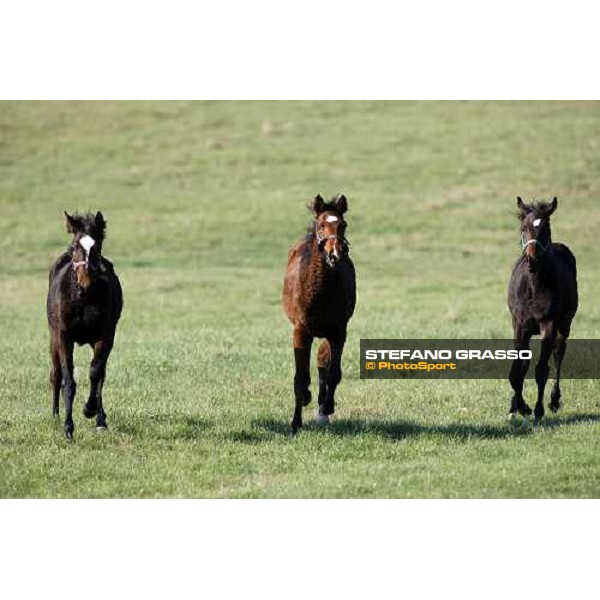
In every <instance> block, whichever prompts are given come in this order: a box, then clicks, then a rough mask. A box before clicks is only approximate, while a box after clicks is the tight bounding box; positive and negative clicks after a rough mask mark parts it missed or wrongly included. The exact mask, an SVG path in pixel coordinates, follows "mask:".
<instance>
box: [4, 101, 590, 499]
mask: <svg viewBox="0 0 600 600" xmlns="http://www.w3.org/2000/svg"><path fill="white" fill-rule="evenodd" d="M599 166H600V104H598V103H559V102H528V103H508V102H503V103H441V102H437V103H405V102H401V103H374V102H368V103H354V102H315V103H291V102H285V103H274V102H235V103H222V102H210V103H200V102H188V103H149V102H142V103H129V102H127V103H109V102H101V103H62V102H60V103H57V102H47V103H43V102H2V103H1V104H0V307H1V308H0V497H59V498H64V497H165V496H168V497H182V496H183V497H597V496H598V492H599V489H600V468H599V467H600V465H599V450H600V442H599V440H600V396H599V392H600V383H599V382H598V381H587V380H586V381H572V380H565V382H564V385H563V393H564V402H565V404H564V408H563V410H562V411H561V412H560V413H559V414H558V415H548V416H547V418H546V420H545V421H544V422H543V424H541V425H539V426H536V427H532V426H529V425H527V424H522V423H521V422H519V424H517V425H516V426H510V425H509V424H508V423H507V421H506V418H505V417H506V413H507V410H508V405H509V398H510V389H509V385H508V382H507V381H439V382H426V381H422V380H421V381H413V382H409V381H361V380H360V379H359V377H358V348H359V340H360V338H361V337H371V338H376V337H407V338H410V337H413V338H419V337H464V338H468V337H471V338H477V337H510V335H511V327H510V319H509V315H508V311H507V308H506V301H505V297H506V287H507V282H508V277H509V274H510V269H511V266H512V264H513V262H514V260H515V259H516V258H517V256H518V254H519V248H518V246H517V244H518V241H519V233H518V229H517V221H516V219H515V217H514V214H515V196H516V195H517V194H519V195H521V196H523V197H526V198H527V199H530V198H531V197H537V198H548V197H550V196H552V195H557V196H558V198H559V208H558V211H557V213H556V215H555V217H554V219H553V235H554V239H555V240H556V241H564V242H566V243H567V244H568V245H569V246H570V247H571V248H572V249H573V251H574V252H575V254H576V256H577V260H578V268H579V285H580V297H581V300H580V308H579V314H578V315H577V317H576V319H575V321H574V326H573V335H574V337H580V338H583V337H597V336H598V332H599V326H600V307H599V303H598V298H599V297H600V278H599V277H598V265H599V264H600V249H599V247H598V237H599V232H600V205H599V203H598V199H599V198H600V179H599V178H598V168H599ZM339 191H343V192H344V193H346V194H347V196H348V198H349V203H350V212H349V214H348V222H349V228H348V236H349V239H350V241H351V243H352V256H353V259H354V261H355V264H356V267H357V273H358V286H359V291H358V305H357V311H356V314H355V317H354V319H353V320H352V321H351V325H350V331H349V339H348V344H347V348H346V353H345V355H344V360H343V368H344V379H343V381H342V384H341V386H340V388H339V394H338V396H339V400H338V412H337V414H336V418H335V421H334V422H333V424H332V425H331V426H330V427H329V428H327V429H317V428H315V427H314V426H313V425H311V424H310V417H311V416H312V411H313V406H311V407H309V408H308V409H306V410H305V417H306V421H307V422H308V425H307V426H306V427H305V429H304V430H303V432H302V433H301V434H300V435H299V436H298V437H297V438H295V439H290V438H288V437H287V423H288V421H289V419H290V417H291V414H292V408H293V398H292V357H293V352H292V347H291V329H290V326H289V324H288V323H287V321H286V319H285V318H284V316H283V313H282V310H281V303H280V296H281V283H282V277H283V272H284V267H285V262H286V254H287V249H288V247H289V246H290V245H291V244H292V243H293V242H294V241H295V240H296V239H298V238H299V237H300V236H301V235H302V234H303V232H304V230H305V227H306V225H307V223H308V221H309V215H308V212H307V211H306V210H305V205H306V203H307V202H308V201H309V200H310V198H311V197H312V196H314V195H315V194H316V193H317V192H321V193H322V194H324V195H327V196H330V195H332V194H334V193H336V192H339ZM88 208H89V209H94V210H96V209H98V208H100V209H102V211H103V212H104V214H105V216H106V218H107V220H108V223H109V225H108V237H107V241H106V244H105V254H106V256H108V257H109V258H111V259H113V260H114V262H115V265H116V269H117V271H118V273H119V275H120V278H121V281H122V283H123V287H124V292H125V310H124V314H123V318H122V321H121V324H120V328H119V331H118V334H117V341H116V346H115V350H114V352H113V355H112V357H111V360H110V362H109V367H108V379H107V383H106V386H105V407H106V411H107V414H108V424H109V427H110V430H109V431H108V432H107V433H105V434H101V435H98V434H96V433H95V432H94V427H93V422H92V421H87V420H85V419H84V418H83V416H82V414H81V408H82V405H83V402H84V399H85V397H86V393H87V390H88V380H87V365H88V362H89V358H90V352H89V350H88V349H78V350H77V354H76V364H77V374H78V382H79V387H78V393H77V399H76V403H75V426H76V429H75V443H73V444H67V443H66V441H65V439H64V435H63V429H62V416H63V415H64V413H62V409H63V407H62V405H61V413H62V414H61V419H60V420H55V419H53V417H52V416H51V407H50V389H49V384H48V373H49V357H48V351H47V347H48V333H47V326H46V317H45V298H46V291H47V271H48V267H49V265H50V263H51V262H52V260H53V258H54V257H56V256H57V255H58V254H59V253H60V252H62V251H63V249H64V248H65V246H66V245H67V243H68V239H69V238H68V236H67V235H66V233H65V232H64V226H63V220H62V211H63V210H64V209H67V210H75V209H88ZM313 357H314V353H313ZM314 380H316V370H314V371H313V382H314ZM547 394H548V396H549V387H548V392H547ZM526 399H527V400H528V402H529V403H530V405H533V404H534V384H533V382H532V381H531V380H529V381H528V382H527V384H526Z"/></svg>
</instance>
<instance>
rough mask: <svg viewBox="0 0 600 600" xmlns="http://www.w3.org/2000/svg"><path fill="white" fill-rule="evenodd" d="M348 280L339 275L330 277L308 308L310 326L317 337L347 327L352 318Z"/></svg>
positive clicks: (350, 292) (351, 301)
mask: <svg viewBox="0 0 600 600" xmlns="http://www.w3.org/2000/svg"><path fill="white" fill-rule="evenodd" d="M351 294H352V290H351V289H350V287H349V285H348V282H347V278H345V277H342V276H340V275H339V274H335V275H333V274H332V275H330V276H329V277H328V278H327V280H326V281H325V282H324V285H323V287H322V288H321V290H320V291H319V293H318V294H317V295H316V297H315V299H314V302H313V303H312V304H311V305H310V306H309V307H308V310H307V317H308V324H309V326H310V327H311V329H313V330H314V331H315V332H316V334H317V335H319V333H320V332H324V331H329V330H331V329H338V328H340V327H342V326H343V327H345V325H346V323H347V322H348V320H349V318H350V316H351V308H350V307H351V306H353V303H354V302H353V299H352V298H351V297H350V296H351Z"/></svg>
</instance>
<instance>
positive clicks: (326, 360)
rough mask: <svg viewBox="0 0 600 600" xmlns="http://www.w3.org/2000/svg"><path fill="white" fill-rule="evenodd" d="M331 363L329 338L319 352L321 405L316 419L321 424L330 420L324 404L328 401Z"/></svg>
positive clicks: (322, 343) (324, 341) (319, 401)
mask: <svg viewBox="0 0 600 600" xmlns="http://www.w3.org/2000/svg"><path fill="white" fill-rule="evenodd" d="M330 364H331V345H330V344H329V341H328V340H323V341H322V342H321V345H320V346H319V351H318V353H317V369H318V370H319V400H318V404H319V407H318V412H317V416H316V419H315V420H316V422H317V423H319V424H326V423H328V422H329V415H325V414H323V406H324V405H325V402H326V401H327V375H328V372H329V365H330Z"/></svg>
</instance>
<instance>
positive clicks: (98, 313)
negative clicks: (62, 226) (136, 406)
mask: <svg viewBox="0 0 600 600" xmlns="http://www.w3.org/2000/svg"><path fill="white" fill-rule="evenodd" d="M65 214H66V213H65ZM66 218H67V231H68V232H69V233H72V234H73V241H72V244H71V246H70V247H69V249H68V251H67V252H65V253H64V254H63V255H62V256H60V258H58V259H57V260H56V261H55V262H54V264H53V265H52V267H51V269H50V275H49V290H48V300H47V314H48V325H49V328H50V355H51V358H52V370H51V373H50V380H51V384H52V388H53V413H54V414H55V415H58V413H59V407H58V405H59V397H60V389H61V385H62V386H63V395H64V399H65V412H66V417H65V433H66V436H67V438H68V439H72V437H73V430H74V424H73V418H72V409H73V400H74V397H75V390H76V383H75V380H74V378H73V349H74V345H75V344H79V345H84V344H89V345H90V346H91V347H92V348H93V350H94V356H93V358H92V362H91V365H90V395H89V398H88V401H87V403H86V404H85V406H84V408H83V413H84V415H85V416H86V417H87V418H92V417H94V416H95V417H96V428H97V429H98V430H101V429H106V413H105V412H104V408H103V405H102V388H103V385H104V378H105V374H106V363H107V361H108V357H109V355H110V352H111V350H112V347H113V343H114V338H115V332H116V328H117V323H118V321H119V318H120V316H121V311H122V309H123V293H122V290H121V284H120V282H119V278H118V277H117V275H116V273H115V271H114V267H113V265H112V263H111V262H110V261H109V260H107V259H106V258H104V257H103V256H102V255H101V251H102V242H103V240H104V234H105V229H106V222H105V221H104V218H103V216H102V214H101V213H97V214H96V215H95V216H91V215H83V216H80V215H74V216H70V215H66Z"/></svg>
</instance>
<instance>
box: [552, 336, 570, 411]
mask: <svg viewBox="0 0 600 600" xmlns="http://www.w3.org/2000/svg"><path fill="white" fill-rule="evenodd" d="M566 351H567V340H566V338H564V337H563V336H562V335H560V333H559V334H558V336H557V338H556V346H555V348H554V352H553V355H554V364H555V365H556V380H555V381H554V387H553V388H552V392H551V394H550V410H551V411H552V412H557V411H558V409H559V408H560V397H561V395H562V394H561V392H560V369H561V367H562V362H563V358H564V357H565V353H566Z"/></svg>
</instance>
